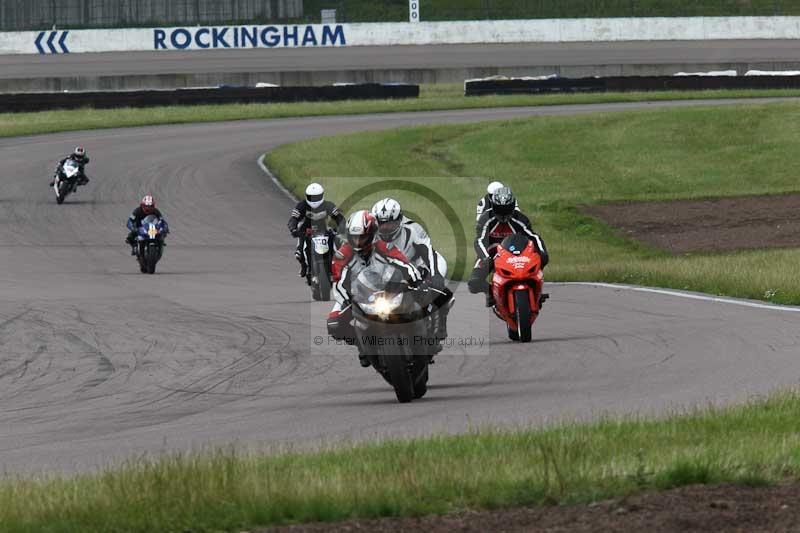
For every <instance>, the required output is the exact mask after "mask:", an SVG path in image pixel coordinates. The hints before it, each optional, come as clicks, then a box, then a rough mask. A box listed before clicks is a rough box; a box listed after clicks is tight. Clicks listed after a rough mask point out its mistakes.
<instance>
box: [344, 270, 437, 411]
mask: <svg viewBox="0 0 800 533" xmlns="http://www.w3.org/2000/svg"><path fill="white" fill-rule="evenodd" d="M426 290H427V289H425V288H412V287H410V286H409V285H408V284H407V283H406V282H405V281H404V280H403V277H402V275H401V274H400V271H399V270H398V269H397V268H396V267H394V266H391V265H386V264H383V263H377V262H373V264H372V265H371V266H368V267H367V268H365V269H364V270H362V271H361V272H360V273H359V274H358V276H357V277H356V279H355V280H354V281H353V317H354V327H355V344H356V346H357V347H358V349H359V352H360V353H362V354H366V355H367V358H368V359H369V361H370V363H371V364H372V366H373V367H374V368H375V370H376V371H377V372H378V373H379V374H381V376H383V378H384V379H385V380H386V381H387V382H388V383H389V384H390V385H392V387H394V391H395V394H396V395H397V400H398V401H399V402H400V403H407V402H410V401H412V400H413V399H415V398H422V397H423V396H424V395H425V393H426V392H427V390H428V365H429V364H430V362H431V358H432V357H433V355H434V353H435V347H436V340H435V338H434V336H433V324H432V321H431V316H430V313H429V311H428V307H427V306H424V305H422V304H421V303H420V302H422V301H424V300H425V294H424V293H425V292H426Z"/></svg>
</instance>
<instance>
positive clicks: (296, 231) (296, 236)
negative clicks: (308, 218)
mask: <svg viewBox="0 0 800 533" xmlns="http://www.w3.org/2000/svg"><path fill="white" fill-rule="evenodd" d="M289 233H291V234H292V237H294V238H295V239H296V238H298V237H299V236H300V232H299V231H298V230H297V228H294V229H293V230H291V231H290V232H289Z"/></svg>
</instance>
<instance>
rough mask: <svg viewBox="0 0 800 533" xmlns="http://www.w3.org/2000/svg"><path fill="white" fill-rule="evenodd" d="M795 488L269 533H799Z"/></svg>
mask: <svg viewBox="0 0 800 533" xmlns="http://www.w3.org/2000/svg"><path fill="white" fill-rule="evenodd" d="M798 502H800V485H798V484H786V485H779V486H776V487H765V488H752V487H739V486H733V485H722V486H717V487H710V486H704V485H693V486H688V487H682V488H679V489H673V490H670V491H666V492H651V493H647V494H643V495H639V496H634V497H629V498H624V499H613V500H608V501H604V502H599V503H593V504H589V505H575V506H554V507H534V508H521V509H502V510H495V511H481V512H466V513H457V514H452V515H443V516H428V517H421V518H385V519H378V520H354V521H349V522H342V523H337V524H308V525H298V526H292V527H284V528H276V529H267V530H260V531H259V533H267V532H285V533H298V532H317V531H334V532H352V531H370V532H395V531H398V532H399V531H427V532H442V533H445V532H451V531H459V532H473V531H474V532H483V531H505V532H512V531H526V532H537V531H559V532H561V531H564V532H566V531H569V532H589V531H648V532H651V533H655V532H663V533H667V532H670V533H671V532H678V531H680V532H687V531H697V532H700V531H702V532H706V531H716V532H720V531H741V532H745V531H746V532H750V533H754V532H778V531H800V505H798Z"/></svg>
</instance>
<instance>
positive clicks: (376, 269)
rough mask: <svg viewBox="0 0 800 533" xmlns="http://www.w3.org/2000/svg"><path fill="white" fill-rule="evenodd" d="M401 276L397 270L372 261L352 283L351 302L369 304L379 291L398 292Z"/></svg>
mask: <svg viewBox="0 0 800 533" xmlns="http://www.w3.org/2000/svg"><path fill="white" fill-rule="evenodd" d="M402 284H403V276H402V274H400V271H399V270H397V268H395V267H393V266H391V265H387V264H384V263H379V262H377V261H373V262H372V263H370V265H369V266H367V267H365V268H364V269H363V270H362V271H361V272H359V274H358V276H357V277H356V279H355V281H354V283H353V289H352V292H353V300H354V301H355V302H356V303H358V304H361V303H370V301H371V300H372V299H373V298H374V295H375V293H377V292H381V291H388V292H395V293H396V292H400V290H401V287H402Z"/></svg>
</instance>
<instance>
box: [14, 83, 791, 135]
mask: <svg viewBox="0 0 800 533" xmlns="http://www.w3.org/2000/svg"><path fill="white" fill-rule="evenodd" d="M782 96H784V97H785V96H792V97H800V90H789V89H787V90H763V91H762V90H759V91H696V92H695V91H693V92H654V93H607V94H578V95H569V94H565V95H545V96H537V95H515V96H484V97H470V98H466V97H464V96H463V87H462V86H461V85H460V84H455V85H424V86H422V87H421V94H420V98H418V99H412V100H367V101H363V100H362V101H357V100H351V101H344V102H301V103H288V104H230V105H228V104H226V105H207V106H177V107H155V108H148V109H133V108H124V109H76V110H61V111H43V112H37V113H3V114H0V137H15V136H20V135H36V134H43V133H57V132H64V131H79V130H93V129H102V128H124V127H134V126H155V125H164V124H186V123H197V122H221V121H228V120H252V119H278V118H291V117H303V116H328V115H345V114H352V115H357V114H366V113H393V112H409V111H435V110H447V109H474V108H492V107H523V106H540V105H542V106H544V105H563V104H591V103H610V102H642V101H665V100H699V99H705V98H759V97H782Z"/></svg>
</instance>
